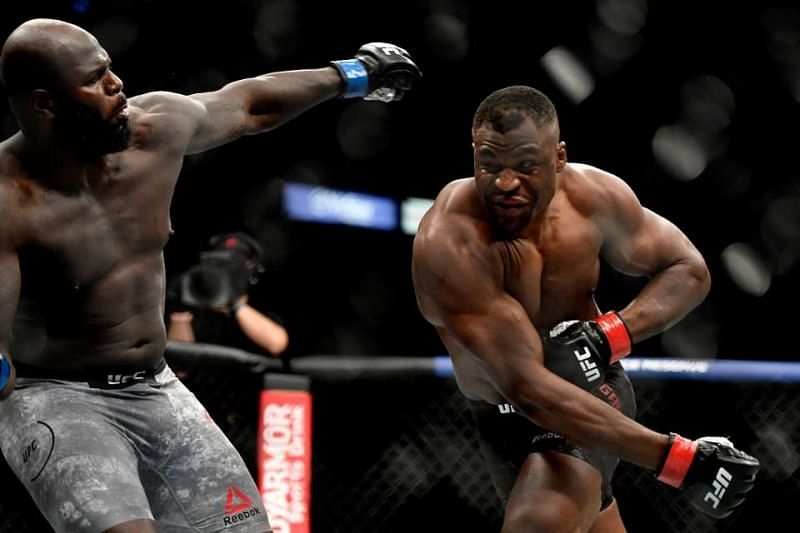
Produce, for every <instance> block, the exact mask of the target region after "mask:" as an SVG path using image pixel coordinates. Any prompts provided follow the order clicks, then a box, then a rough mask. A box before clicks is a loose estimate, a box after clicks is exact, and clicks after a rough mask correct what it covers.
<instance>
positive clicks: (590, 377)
mask: <svg viewBox="0 0 800 533" xmlns="http://www.w3.org/2000/svg"><path fill="white" fill-rule="evenodd" d="M573 353H574V354H575V358H576V359H577V360H578V364H579V365H580V366H581V370H582V371H583V375H584V376H586V381H588V382H589V383H591V382H592V381H594V380H596V379H599V378H600V370H598V369H597V364H596V363H595V362H594V361H591V360H589V358H591V357H592V354H591V353H589V347H588V346H584V347H583V352H579V351H578V350H575V351H574V352H573Z"/></svg>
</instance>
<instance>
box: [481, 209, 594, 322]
mask: <svg viewBox="0 0 800 533" xmlns="http://www.w3.org/2000/svg"><path fill="white" fill-rule="evenodd" d="M600 244H601V240H600V236H599V233H598V232H597V230H596V228H594V227H593V226H592V225H590V224H586V223H576V224H570V225H565V226H563V227H561V228H560V229H559V230H558V231H551V232H549V233H548V234H547V235H545V237H544V238H540V239H537V241H535V242H534V241H531V240H524V239H519V240H515V241H503V242H500V243H497V244H496V247H497V250H498V253H499V254H500V257H501V260H502V263H503V275H504V276H503V281H504V286H505V289H506V291H507V292H508V293H509V294H510V295H512V296H513V297H514V298H515V299H516V300H517V301H519V302H520V304H522V306H523V307H524V309H525V311H526V312H527V314H528V316H529V317H530V319H531V321H532V323H533V324H534V325H535V326H536V327H537V328H538V329H546V328H550V327H552V326H553V325H555V324H557V323H558V322H560V321H562V320H566V319H570V318H576V317H580V316H584V315H585V313H586V312H587V309H588V308H593V306H594V300H593V294H594V290H595V287H596V286H597V281H598V276H599V268H600V263H599V259H598V257H599V256H598V254H599V249H600Z"/></svg>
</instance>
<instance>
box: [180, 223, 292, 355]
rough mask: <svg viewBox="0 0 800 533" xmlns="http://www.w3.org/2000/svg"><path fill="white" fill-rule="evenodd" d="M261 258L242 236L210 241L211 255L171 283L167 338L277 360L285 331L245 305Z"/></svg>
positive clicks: (283, 347)
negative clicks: (259, 354) (269, 356)
mask: <svg viewBox="0 0 800 533" xmlns="http://www.w3.org/2000/svg"><path fill="white" fill-rule="evenodd" d="M261 257H262V252H261V246H260V245H259V244H258V243H257V242H256V241H255V240H254V239H253V238H252V237H250V236H248V235H246V234H244V233H226V234H221V235H216V236H214V237H212V238H211V241H210V250H209V251H206V252H203V253H201V254H200V260H199V262H198V263H197V264H196V265H194V266H192V267H191V268H190V269H189V270H187V271H186V272H184V273H183V274H181V275H179V276H177V277H176V278H175V279H173V281H172V282H171V283H170V287H169V289H168V291H167V292H168V300H169V302H170V303H171V305H172V307H173V308H172V309H171V310H170V313H169V328H168V331H167V336H168V338H169V339H170V340H174V341H182V342H203V343H210V344H219V345H223V346H231V347H235V348H241V349H243V350H247V351H250V352H255V353H267V354H269V355H272V356H275V357H277V356H279V355H281V353H283V352H284V351H285V350H286V347H287V346H288V344H289V335H288V333H287V332H286V329H285V328H284V327H283V325H281V323H280V320H279V319H278V318H277V317H275V316H267V315H266V314H264V313H262V312H260V311H258V310H257V309H255V308H254V307H252V306H251V305H250V304H249V303H248V298H249V295H248V289H249V288H250V287H251V286H252V285H254V284H255V283H257V282H258V275H259V274H260V273H261V272H263V266H262V265H261Z"/></svg>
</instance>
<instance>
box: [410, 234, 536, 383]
mask: <svg viewBox="0 0 800 533" xmlns="http://www.w3.org/2000/svg"><path fill="white" fill-rule="evenodd" d="M479 248H480V247H479ZM495 261H499V260H497V259H496V258H493V257H491V254H490V253H488V252H487V250H486V249H482V250H476V249H475V248H474V247H472V246H471V245H468V244H462V245H459V244H457V243H454V242H452V241H451V242H448V243H439V244H437V243H434V242H430V241H427V239H426V237H425V236H422V237H420V238H419V239H417V240H416V241H415V244H414V252H413V268H412V273H413V279H414V285H415V289H416V293H417V300H418V302H419V306H420V310H421V311H422V314H423V315H424V316H425V318H426V319H427V320H428V321H429V322H431V323H432V324H433V325H434V326H436V327H437V329H440V330H444V331H446V332H447V337H448V339H449V341H450V343H451V344H452V343H456V344H457V345H458V347H459V348H460V351H463V352H465V353H466V354H468V356H469V357H472V358H473V359H475V360H476V361H477V362H478V363H479V364H480V365H481V366H482V367H483V368H484V371H485V373H486V375H487V377H489V378H490V379H491V380H492V382H493V383H494V385H495V387H496V388H497V389H498V391H500V392H501V393H502V394H504V395H506V397H507V398H508V397H509V395H510V394H511V392H510V391H513V390H514V389H515V388H516V387H517V386H518V385H519V384H521V383H528V384H529V385H530V384H533V383H535V382H536V381H537V372H540V371H541V370H543V367H542V365H541V361H542V344H541V339H540V338H539V334H538V332H537V331H536V329H535V328H534V326H533V324H532V323H531V320H530V318H529V317H528V315H527V313H526V312H525V310H524V309H523V307H522V306H521V305H520V303H519V302H518V301H517V300H515V299H514V298H513V297H511V296H510V295H509V294H508V293H507V292H506V291H505V290H504V289H503V286H502V277H501V274H502V272H501V271H502V268H501V266H500V265H499V264H496V263H495Z"/></svg>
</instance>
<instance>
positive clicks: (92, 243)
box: [0, 21, 342, 395]
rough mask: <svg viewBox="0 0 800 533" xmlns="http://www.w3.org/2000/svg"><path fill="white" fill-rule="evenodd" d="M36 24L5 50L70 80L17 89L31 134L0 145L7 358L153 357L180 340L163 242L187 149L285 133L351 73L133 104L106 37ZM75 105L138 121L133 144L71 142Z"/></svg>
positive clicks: (123, 363)
mask: <svg viewBox="0 0 800 533" xmlns="http://www.w3.org/2000/svg"><path fill="white" fill-rule="evenodd" d="M28 31H29V34H26V33H25V32H20V33H19V34H17V35H14V36H12V38H11V39H9V41H8V42H7V44H6V47H5V48H4V56H6V55H8V56H13V55H14V54H29V55H32V57H34V59H35V60H37V61H41V62H42V63H43V64H44V63H46V64H47V66H49V67H50V68H52V69H53V70H54V72H55V73H56V77H57V79H58V84H57V85H56V87H55V88H54V89H53V90H52V91H48V92H45V91H38V92H37V91H34V92H33V94H32V95H29V94H24V95H22V96H12V104H14V106H13V107H14V111H15V115H16V116H17V119H18V122H19V123H20V128H21V131H20V132H18V133H16V134H15V135H13V136H12V137H10V138H9V139H7V140H6V141H4V142H3V143H1V144H0V213H2V216H3V221H2V224H0V352H3V353H10V354H11V356H12V358H13V360H15V361H20V362H24V363H28V364H32V365H38V366H42V367H48V368H53V369H83V370H91V369H100V368H103V369H107V368H121V369H124V368H126V367H136V368H142V367H147V366H149V365H153V364H155V363H156V362H157V361H158V360H159V359H160V358H161V357H162V355H163V352H164V347H165V344H166V335H165V328H164V320H163V313H164V296H165V283H164V278H165V274H164V259H163V254H162V250H163V248H164V246H165V244H166V242H167V240H168V238H169V235H170V232H171V229H170V211H169V208H170V202H171V200H172V196H173V192H174V188H175V184H176V181H177V178H178V175H179V173H180V171H181V165H182V162H183V158H184V156H185V155H187V154H193V153H198V152H202V151H204V150H208V149H210V148H214V147H216V146H219V145H222V144H224V143H227V142H229V141H232V140H234V139H236V138H239V137H241V136H243V135H249V134H255V133H259V132H262V131H266V130H270V129H272V128H275V127H277V126H279V125H281V124H282V123H284V122H286V121H288V120H290V119H291V118H293V117H295V116H296V115H298V114H300V113H302V112H303V111H305V110H306V109H308V108H310V107H312V106H314V105H316V104H318V103H320V102H322V101H325V100H328V99H331V98H333V97H335V96H337V95H338V94H339V92H340V90H341V85H342V81H341V78H340V76H339V74H338V73H337V72H336V70H335V69H334V68H332V67H329V68H322V69H315V70H305V71H287V72H279V73H272V74H267V75H263V76H259V77H255V78H250V79H246V80H241V81H236V82H233V83H230V84H228V85H226V86H225V87H223V88H222V89H220V90H219V91H215V92H209V93H202V94H195V95H191V96H184V95H179V94H173V93H168V92H155V93H148V94H144V95H141V96H137V97H134V98H131V99H130V100H126V97H125V95H124V93H123V83H122V81H121V80H120V79H119V78H118V77H117V76H116V75H115V74H114V73H113V72H112V71H111V68H110V59H109V56H108V54H107V53H106V51H105V50H104V49H103V48H102V47H101V46H100V45H99V43H98V42H97V40H96V39H95V38H94V37H93V36H91V35H90V34H88V33H87V32H85V31H83V30H81V29H80V28H77V27H75V26H71V25H66V24H62V23H47V22H46V21H45V22H43V23H40V24H39V25H38V26H36V25H34V26H33V28H32V29H31V28H29V30H28ZM43 31H44V32H45V37H43V34H42V32H43ZM33 46H36V47H40V48H36V49H33V48H32V47H33ZM39 51H41V53H39ZM69 101H74V102H77V103H80V104H82V105H83V106H85V107H87V108H88V109H91V110H93V111H94V112H96V113H97V114H98V116H99V117H100V118H102V120H103V121H104V122H106V123H108V124H111V125H115V124H121V123H124V122H125V121H127V122H128V123H129V124H130V128H131V130H132V138H131V144H130V146H129V147H128V148H127V149H124V150H122V151H119V152H115V153H108V154H106V155H100V156H87V155H86V154H82V153H79V152H77V151H76V150H73V149H71V148H70V146H71V145H68V143H67V142H65V140H64V138H62V137H59V136H58V134H57V131H56V123H57V121H58V116H59V114H60V113H61V111H62V109H63V107H62V106H66V103H68V102H69ZM12 323H13V336H12ZM12 337H13V340H12ZM12 390H13V380H12V382H11V383H10V384H9V386H7V387H6V389H5V390H4V391H3V393H4V395H8V394H10V392H11V391H12Z"/></svg>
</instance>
